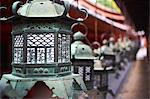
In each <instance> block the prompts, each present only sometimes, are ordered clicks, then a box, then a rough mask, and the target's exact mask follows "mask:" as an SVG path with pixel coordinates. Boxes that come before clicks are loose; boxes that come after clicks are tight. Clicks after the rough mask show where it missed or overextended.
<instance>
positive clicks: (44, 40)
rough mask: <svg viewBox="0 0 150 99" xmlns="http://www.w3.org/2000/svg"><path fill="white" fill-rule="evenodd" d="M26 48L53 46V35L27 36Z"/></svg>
mask: <svg viewBox="0 0 150 99" xmlns="http://www.w3.org/2000/svg"><path fill="white" fill-rule="evenodd" d="M27 46H54V34H53V33H45V34H32V33H31V34H28V35H27Z"/></svg>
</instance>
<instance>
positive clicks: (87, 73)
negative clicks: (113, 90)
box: [85, 67, 91, 81]
mask: <svg viewBox="0 0 150 99" xmlns="http://www.w3.org/2000/svg"><path fill="white" fill-rule="evenodd" d="M90 76H91V67H85V81H90V80H91V77H90Z"/></svg>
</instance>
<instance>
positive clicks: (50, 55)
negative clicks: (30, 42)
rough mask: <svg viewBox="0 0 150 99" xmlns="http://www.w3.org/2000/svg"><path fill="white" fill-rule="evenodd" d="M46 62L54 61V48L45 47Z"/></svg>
mask: <svg viewBox="0 0 150 99" xmlns="http://www.w3.org/2000/svg"><path fill="white" fill-rule="evenodd" d="M46 59H47V60H46V61H47V63H51V62H54V48H47V58H46Z"/></svg>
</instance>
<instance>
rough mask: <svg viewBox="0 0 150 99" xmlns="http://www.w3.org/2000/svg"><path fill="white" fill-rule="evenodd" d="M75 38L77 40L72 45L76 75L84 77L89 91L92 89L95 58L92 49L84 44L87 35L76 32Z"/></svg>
mask: <svg viewBox="0 0 150 99" xmlns="http://www.w3.org/2000/svg"><path fill="white" fill-rule="evenodd" d="M73 37H74V40H75V41H74V42H73V43H72V44H71V56H72V59H71V61H72V63H73V71H74V73H75V74H80V75H81V76H82V78H83V81H84V82H85V85H86V87H87V89H92V88H93V76H94V74H93V70H94V61H93V59H94V56H93V55H92V49H91V48H90V47H89V46H88V45H86V44H84V43H83V42H82V40H84V39H85V35H84V34H82V33H81V32H80V31H78V32H76V33H75V34H74V35H73ZM77 89H78V88H77Z"/></svg>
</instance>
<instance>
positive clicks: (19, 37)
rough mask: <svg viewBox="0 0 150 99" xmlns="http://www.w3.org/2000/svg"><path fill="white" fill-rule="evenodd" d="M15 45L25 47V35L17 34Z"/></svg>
mask: <svg viewBox="0 0 150 99" xmlns="http://www.w3.org/2000/svg"><path fill="white" fill-rule="evenodd" d="M14 47H23V36H22V35H17V36H15V37H14Z"/></svg>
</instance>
